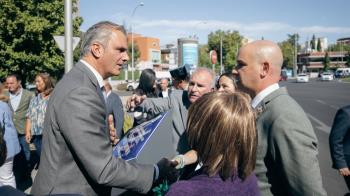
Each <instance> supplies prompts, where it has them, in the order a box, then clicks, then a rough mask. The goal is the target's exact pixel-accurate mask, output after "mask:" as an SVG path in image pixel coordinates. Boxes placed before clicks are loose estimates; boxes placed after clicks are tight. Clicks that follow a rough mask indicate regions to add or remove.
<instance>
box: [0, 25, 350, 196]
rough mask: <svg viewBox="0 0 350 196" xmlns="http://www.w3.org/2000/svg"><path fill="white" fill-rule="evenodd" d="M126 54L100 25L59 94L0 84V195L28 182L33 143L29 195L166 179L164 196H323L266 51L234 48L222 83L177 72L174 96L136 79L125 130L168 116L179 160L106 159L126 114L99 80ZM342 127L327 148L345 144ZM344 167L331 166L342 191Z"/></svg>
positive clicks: (306, 136)
mask: <svg viewBox="0 0 350 196" xmlns="http://www.w3.org/2000/svg"><path fill="white" fill-rule="evenodd" d="M127 48H128V47H127V36H126V32H125V30H124V28H123V27H122V26H120V25H117V24H114V23H112V22H107V21H103V22H99V23H97V24H95V25H93V26H92V27H90V28H89V29H88V30H87V32H86V33H85V35H84V38H83V40H82V46H81V59H80V60H79V62H78V63H77V64H76V65H75V66H74V67H73V69H72V70H71V71H70V72H69V73H67V74H65V76H64V77H63V78H62V79H61V80H60V81H59V82H58V83H57V85H54V83H53V81H52V79H51V77H50V76H49V75H48V74H46V73H39V74H37V76H36V77H35V85H36V91H35V93H32V92H30V91H28V90H25V89H24V88H22V85H21V82H22V81H21V78H20V77H19V76H18V75H16V74H10V75H8V76H7V78H6V80H5V84H6V88H4V85H0V131H1V134H0V149H1V151H0V155H1V159H0V164H1V165H2V166H1V167H0V193H1V190H2V188H3V189H4V188H6V187H9V186H10V187H12V188H14V189H10V190H8V189H7V191H15V188H16V181H15V175H14V171H13V170H16V168H19V169H21V170H20V171H21V172H23V174H24V177H27V178H31V177H30V173H28V171H30V170H31V168H33V167H34V165H33V161H32V158H31V153H30V148H29V144H30V143H33V144H34V146H35V149H36V154H37V157H39V159H38V160H37V161H36V162H35V163H34V164H35V165H36V167H37V168H38V172H37V175H36V177H35V179H33V180H34V183H33V186H32V189H31V194H33V195H51V194H67V195H69V194H71V195H110V194H111V188H112V187H117V188H123V189H127V190H130V191H134V192H138V193H142V194H147V193H148V194H151V193H152V187H155V186H157V185H159V184H161V183H162V182H164V180H166V181H167V182H168V183H169V184H170V188H169V190H166V193H164V194H166V195H202V196H203V195H264V196H265V195H326V191H325V190H324V188H323V184H322V178H321V172H320V166H319V163H318V159H317V154H318V148H317V138H316V135H315V132H314V130H313V127H312V125H311V123H310V121H309V119H308V117H307V115H306V114H305V112H304V111H303V109H302V108H301V106H299V104H298V103H297V102H296V101H295V100H294V99H293V98H292V97H291V96H290V95H289V94H288V92H287V90H286V88H284V87H280V86H279V84H278V82H279V79H280V73H281V67H282V63H283V55H282V51H281V49H280V48H279V46H278V45H277V44H275V43H273V42H271V41H267V40H259V41H254V42H251V43H248V44H246V45H244V46H242V47H241V48H240V49H239V52H238V56H237V66H236V67H235V68H234V70H232V72H231V71H230V72H227V73H223V74H222V75H220V76H219V77H217V76H216V75H215V73H214V72H213V71H212V70H211V69H208V68H203V67H198V68H196V69H195V70H194V71H193V72H192V73H189V72H188V71H186V69H185V68H183V67H182V68H179V69H178V70H174V71H173V72H172V81H171V82H172V84H173V87H174V88H173V89H170V88H169V80H168V79H166V78H162V79H161V80H160V81H159V87H158V86H157V81H156V80H157V79H156V76H155V72H154V71H153V70H152V69H145V70H143V71H142V73H141V76H140V80H139V81H140V84H139V86H138V87H137V89H136V90H135V92H134V94H133V95H132V96H130V97H129V98H128V100H127V102H126V107H127V110H129V111H133V112H134V113H135V115H134V117H135V120H134V126H137V125H139V124H141V123H143V122H144V121H147V120H150V119H152V118H154V117H156V116H157V115H158V114H160V113H162V112H169V114H170V115H171V125H170V126H171V127H169V131H170V132H171V135H172V138H171V141H172V143H171V144H169V145H172V147H173V149H174V152H176V156H174V157H167V158H162V159H160V160H159V161H158V162H157V163H154V164H140V163H136V162H127V161H124V160H122V159H120V158H117V157H114V156H113V154H112V153H111V152H112V149H113V146H114V145H115V144H116V143H117V142H118V141H119V139H120V138H122V137H123V136H124V133H125V131H126V130H124V128H123V122H124V115H125V114H124V111H123V105H122V102H121V99H120V97H119V96H118V95H117V94H115V93H114V92H112V88H111V85H110V84H109V83H108V81H107V80H106V79H107V78H109V77H111V76H117V75H119V74H120V72H121V69H122V65H123V64H125V63H126V62H127V61H128V60H129V56H128V54H127ZM281 106H283V107H281ZM344 111H346V112H345V113H346V114H347V120H346V121H347V122H349V117H348V116H349V115H348V114H349V112H348V111H349V110H348V109H345V110H344ZM343 113H344V112H342V113H339V114H337V116H338V115H339V117H336V119H335V122H336V121H338V120H337V119H338V118H339V119H342V118H343V116H345V115H343ZM140 116H141V118H140ZM339 121H340V120H339ZM342 124H343V123H341V124H339V125H338V124H335V125H334V127H341V128H342V131H343V132H342V133H341V134H336V133H334V134H331V137H332V138H336V139H334V140H330V141H339V140H341V139H338V138H339V137H340V136H339V135H341V136H344V135H346V134H347V132H348V131H349V126H348V127H345V128H344V126H342ZM337 129H338V128H333V129H332V132H336V130H337ZM339 129H340V128H339ZM333 130H334V131H333ZM333 143H336V142H333ZM333 143H332V142H331V148H332V144H333ZM346 145H347V148H348V144H346ZM159 148H161V146H159ZM341 148H342V146H340V147H339V144H338V146H337V147H336V149H335V150H338V152H339V149H341ZM341 153H343V152H341ZM338 154H339V153H338ZM343 154H344V153H343ZM18 156H22V158H18ZM341 156H344V155H341ZM339 157H340V155H335V156H333V157H332V158H333V159H334V160H336V159H339ZM340 158H341V157H340ZM16 162H18V163H20V164H18V163H16ZM347 162H349V161H348V157H346V159H344V158H343V159H341V160H340V161H339V163H335V165H334V166H335V168H339V170H340V173H341V174H342V175H343V176H345V177H346V178H345V179H346V180H347V182H348V181H350V180H348V179H349V176H350V172H349V169H348V168H347V166H346V165H347V164H346V163H347ZM16 165H18V166H16ZM14 166H15V167H14ZM13 168H14V169H13Z"/></svg>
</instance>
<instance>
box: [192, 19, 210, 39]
mask: <svg viewBox="0 0 350 196" xmlns="http://www.w3.org/2000/svg"><path fill="white" fill-rule="evenodd" d="M200 24H207V21H200V22H198V23H196V24H195V25H194V30H195V31H196V29H197V26H198V25H200ZM193 38H197V39H198V37H197V35H196V33H195V32H194V33H193Z"/></svg>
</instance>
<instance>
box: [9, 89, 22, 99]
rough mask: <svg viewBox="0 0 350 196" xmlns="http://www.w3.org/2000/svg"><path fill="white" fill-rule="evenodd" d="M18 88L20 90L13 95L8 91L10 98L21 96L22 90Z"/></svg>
mask: <svg viewBox="0 0 350 196" xmlns="http://www.w3.org/2000/svg"><path fill="white" fill-rule="evenodd" d="M19 88H20V89H19V90H18V91H17V92H16V93H13V94H12V93H11V92H10V91H9V94H10V96H14V97H16V96H20V95H22V91H23V88H22V87H19Z"/></svg>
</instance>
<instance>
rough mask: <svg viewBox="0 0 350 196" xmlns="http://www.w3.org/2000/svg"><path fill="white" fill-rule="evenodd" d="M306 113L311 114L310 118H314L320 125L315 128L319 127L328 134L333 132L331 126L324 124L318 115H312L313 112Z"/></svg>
mask: <svg viewBox="0 0 350 196" xmlns="http://www.w3.org/2000/svg"><path fill="white" fill-rule="evenodd" d="M306 114H307V115H308V116H309V118H310V119H311V120H313V121H314V122H316V124H318V125H315V128H317V129H319V130H321V131H323V132H325V133H327V134H329V133H330V132H331V127H329V126H328V125H326V124H324V123H323V122H322V121H320V120H318V119H317V118H316V117H314V116H312V115H311V114H309V113H306Z"/></svg>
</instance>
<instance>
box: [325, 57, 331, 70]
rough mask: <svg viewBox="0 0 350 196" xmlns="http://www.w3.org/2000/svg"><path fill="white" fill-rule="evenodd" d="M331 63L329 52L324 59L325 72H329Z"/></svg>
mask: <svg viewBox="0 0 350 196" xmlns="http://www.w3.org/2000/svg"><path fill="white" fill-rule="evenodd" d="M330 63H331V60H330V59H329V55H328V52H326V54H325V56H324V59H323V71H328V70H329V64H330Z"/></svg>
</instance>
